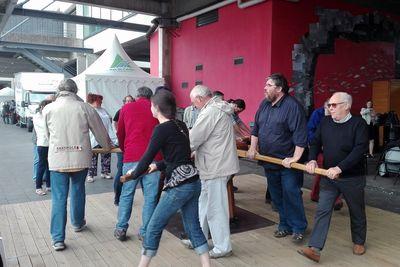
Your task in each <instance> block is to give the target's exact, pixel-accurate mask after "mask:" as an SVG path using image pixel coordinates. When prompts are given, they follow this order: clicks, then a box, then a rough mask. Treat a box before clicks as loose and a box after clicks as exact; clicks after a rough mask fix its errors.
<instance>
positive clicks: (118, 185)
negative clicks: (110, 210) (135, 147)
mask: <svg viewBox="0 0 400 267" xmlns="http://www.w3.org/2000/svg"><path fill="white" fill-rule="evenodd" d="M117 158H118V162H117V174H116V175H115V177H114V204H118V203H119V197H120V196H121V191H122V183H121V181H120V180H119V179H120V177H121V175H122V167H123V165H124V163H123V160H124V154H122V153H117Z"/></svg>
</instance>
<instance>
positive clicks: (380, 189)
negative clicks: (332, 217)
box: [0, 124, 400, 213]
mask: <svg viewBox="0 0 400 267" xmlns="http://www.w3.org/2000/svg"><path fill="white" fill-rule="evenodd" d="M31 136H32V134H31V133H28V132H27V130H26V129H20V128H18V127H16V126H14V125H4V124H0V155H1V156H0V204H8V203H20V202H28V201H33V200H42V199H48V198H50V197H49V196H38V195H36V194H35V193H34V189H35V187H34V183H33V181H32V162H33V154H32V149H33V146H32V142H31ZM112 166H113V168H112V174H115V172H116V170H115V166H116V157H115V156H113V159H112ZM375 166H376V160H372V161H369V172H368V173H369V174H371V175H369V176H368V178H367V187H366V201H367V204H368V205H370V206H372V207H377V208H381V209H384V210H388V211H393V212H396V213H400V183H398V184H397V185H393V178H382V177H379V176H378V178H377V179H376V180H374V179H373V178H374V173H375ZM240 173H241V174H248V173H255V174H259V175H263V170H262V168H260V167H259V166H258V165H257V164H255V163H254V162H250V161H247V160H241V171H240ZM311 182H312V178H311V177H310V176H307V175H306V178H305V181H304V185H305V187H307V188H310V185H311ZM112 183H113V182H112V180H105V179H101V178H98V179H97V180H96V181H95V182H94V183H93V184H87V186H86V190H87V193H88V194H98V193H104V192H112V191H113V187H112ZM239 190H240V188H239Z"/></svg>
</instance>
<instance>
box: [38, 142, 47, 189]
mask: <svg viewBox="0 0 400 267" xmlns="http://www.w3.org/2000/svg"><path fill="white" fill-rule="evenodd" d="M37 153H38V156H39V162H38V166H37V168H36V175H35V176H36V189H39V188H42V183H43V177H46V187H50V172H49V162H48V161H47V155H48V153H49V147H47V146H38V147H37Z"/></svg>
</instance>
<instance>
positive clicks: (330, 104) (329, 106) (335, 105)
mask: <svg viewBox="0 0 400 267" xmlns="http://www.w3.org/2000/svg"><path fill="white" fill-rule="evenodd" d="M343 103H345V102H339V103H328V104H327V106H328V108H331V107H332V108H336V107H337V105H340V104H343Z"/></svg>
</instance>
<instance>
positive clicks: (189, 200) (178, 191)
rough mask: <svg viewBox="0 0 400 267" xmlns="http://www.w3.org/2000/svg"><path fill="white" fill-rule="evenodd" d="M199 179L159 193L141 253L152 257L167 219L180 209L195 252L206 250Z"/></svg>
mask: <svg viewBox="0 0 400 267" xmlns="http://www.w3.org/2000/svg"><path fill="white" fill-rule="evenodd" d="M200 191H201V183H200V180H197V181H196V182H193V183H187V184H182V185H179V186H177V187H174V188H171V189H167V190H166V191H164V192H163V193H162V195H161V198H160V202H159V203H158V204H157V207H156V210H155V211H154V213H153V216H151V219H150V222H149V224H148V226H147V232H146V236H145V237H144V241H143V249H142V254H143V255H146V256H148V257H154V256H155V255H156V253H157V250H158V247H159V244H160V239H161V234H162V231H163V230H164V228H165V227H166V226H167V224H168V221H169V219H170V218H171V217H172V216H173V215H174V214H175V213H176V212H177V211H178V210H179V209H181V215H182V221H183V226H184V228H185V232H186V233H187V234H188V236H189V239H190V241H191V243H192V244H193V248H194V250H195V251H196V253H197V254H199V255H201V254H203V253H206V252H208V244H207V240H206V238H205V237H204V234H203V231H202V230H201V228H200V221H199V196H200Z"/></svg>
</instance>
